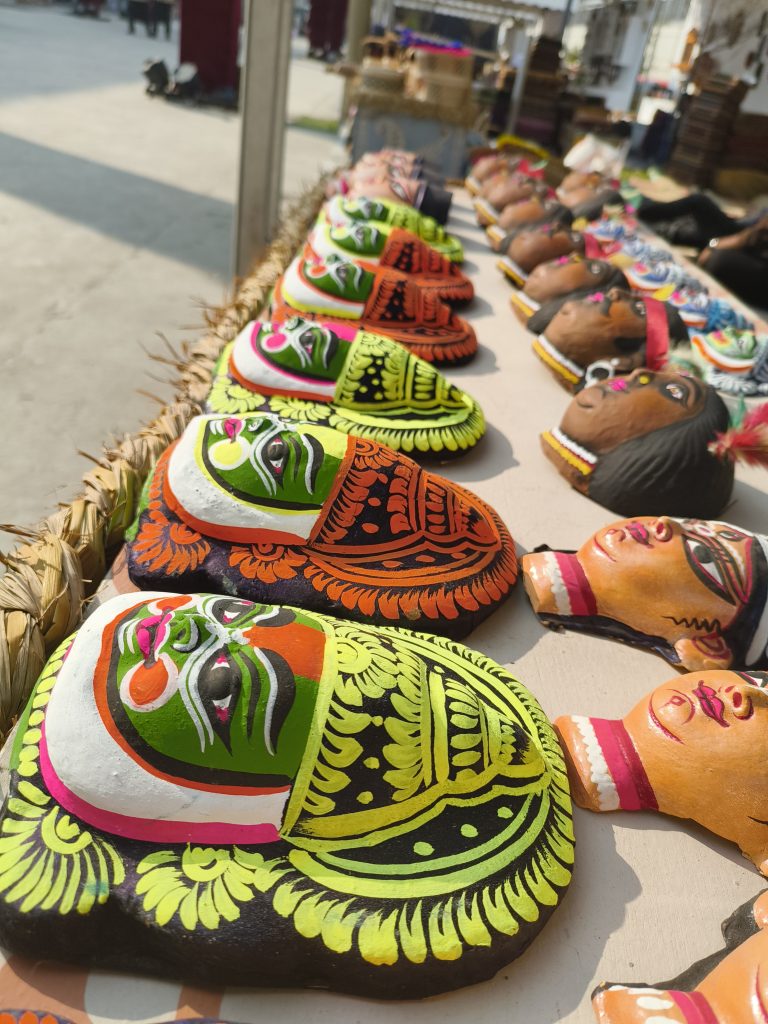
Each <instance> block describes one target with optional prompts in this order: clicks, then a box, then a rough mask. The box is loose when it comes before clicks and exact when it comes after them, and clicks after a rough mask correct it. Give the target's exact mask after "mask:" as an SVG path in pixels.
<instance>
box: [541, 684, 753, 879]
mask: <svg viewBox="0 0 768 1024" xmlns="http://www.w3.org/2000/svg"><path fill="white" fill-rule="evenodd" d="M767 684H768V674H766V673H764V672H760V673H756V674H754V675H750V674H748V673H746V672H716V671H713V672H695V673H689V674H688V675H682V676H677V677H676V678H675V679H673V680H671V681H670V682H668V683H665V684H664V685H663V686H658V687H657V688H656V689H655V690H653V691H652V692H651V693H649V694H647V695H646V696H645V697H643V699H642V700H641V701H640V702H639V703H638V704H637V705H636V706H635V707H634V708H633V709H632V710H631V711H630V712H629V714H627V715H626V716H625V717H624V718H623V719H620V720H614V719H606V718H585V717H584V716H583V715H569V716H563V717H562V718H558V719H557V720H556V721H555V729H556V730H557V732H558V735H559V737H560V741H561V744H562V747H563V752H564V753H565V759H566V763H567V765H568V775H569V778H570V782H571V792H572V794H573V799H574V800H575V802H576V803H577V804H578V805H579V807H584V808H585V809H586V810H589V811H659V812H660V813H661V814H669V815H672V816H674V817H676V818H685V819H690V820H691V821H695V822H696V823H697V824H699V825H702V826H703V827H704V828H706V829H708V830H709V831H710V832H713V833H715V835H718V836H722V838H724V839H727V840H729V841H730V842H732V843H736V844H737V845H738V846H739V849H740V850H741V852H742V853H743V854H744V856H745V857H747V858H748V859H749V860H751V861H752V863H753V864H754V865H755V867H756V868H757V869H758V871H760V872H762V874H768V826H766V824H765V822H766V821H768V786H766V784H765V776H766V767H765V766H766V763H767V762H768V690H766V685H767ZM725 792H727V794H728V799H727V800H723V799H722V795H723V793H725Z"/></svg>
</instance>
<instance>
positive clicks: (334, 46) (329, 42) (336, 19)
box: [325, 0, 349, 54]
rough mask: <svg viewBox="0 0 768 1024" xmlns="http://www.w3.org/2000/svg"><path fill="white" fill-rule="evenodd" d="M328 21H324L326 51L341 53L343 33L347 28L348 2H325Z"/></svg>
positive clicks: (337, 0)
mask: <svg viewBox="0 0 768 1024" xmlns="http://www.w3.org/2000/svg"><path fill="white" fill-rule="evenodd" d="M326 2H327V10H328V20H327V21H326V29H325V40H326V49H327V50H328V51H329V52H330V53H334V54H338V53H340V52H341V47H342V44H343V43H344V32H345V29H346V27H347V6H348V2H349V0H326Z"/></svg>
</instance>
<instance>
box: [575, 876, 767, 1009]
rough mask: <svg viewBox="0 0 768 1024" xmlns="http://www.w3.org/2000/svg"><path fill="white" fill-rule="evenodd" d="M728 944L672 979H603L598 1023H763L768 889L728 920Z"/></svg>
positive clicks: (596, 997)
mask: <svg viewBox="0 0 768 1024" xmlns="http://www.w3.org/2000/svg"><path fill="white" fill-rule="evenodd" d="M722 930H723V938H724V939H725V947H724V948H723V949H722V950H720V951H719V952H718V953H715V954H713V955H711V956H707V957H705V958H704V959H703V960H700V961H699V962H698V963H695V964H693V965H692V966H691V967H689V968H688V969H687V970H686V971H683V973H682V974H681V975H679V976H678V977H677V978H673V979H672V980H671V981H660V982H657V983H656V984H655V985H653V986H651V985H645V984H642V983H640V982H628V983H626V984H623V985H619V984H616V983H615V982H604V983H603V984H602V985H600V987H599V988H597V989H596V990H595V992H593V993H592V1006H593V1009H594V1011H595V1016H596V1018H597V1021H598V1024H662V1021H664V1022H665V1024H666V1022H669V1024H764V1022H765V1020H766V1019H768V892H762V893H760V895H759V896H757V897H756V898H754V899H751V900H749V901H748V902H747V903H745V904H744V905H743V906H741V907H739V909H738V910H737V911H735V913H733V914H732V915H731V916H730V917H729V918H728V920H727V921H725V922H724V923H723V929H722Z"/></svg>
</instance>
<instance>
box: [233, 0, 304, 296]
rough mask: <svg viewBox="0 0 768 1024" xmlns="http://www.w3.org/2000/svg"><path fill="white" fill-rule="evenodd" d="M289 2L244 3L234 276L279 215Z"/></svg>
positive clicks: (243, 268) (249, 260)
mask: <svg viewBox="0 0 768 1024" xmlns="http://www.w3.org/2000/svg"><path fill="white" fill-rule="evenodd" d="M292 16H293V4H291V3H286V2H285V0H246V3H245V27H244V37H243V68H242V70H241V80H240V166H239V183H238V194H237V211H236V214H235V232H234V235H235V238H234V248H235V254H234V265H235V274H236V275H237V276H238V277H242V276H243V275H245V274H247V273H248V271H249V270H250V268H251V266H252V265H253V263H254V261H255V260H256V258H257V257H258V256H259V254H260V252H261V251H262V250H263V249H264V248H265V246H266V245H267V244H268V243H269V242H270V240H271V238H272V236H273V234H274V231H275V228H276V226H277V221H278V218H279V213H280V195H281V190H282V180H283V154H284V149H285V110H286V101H287V96H288V67H289V64H290V57H291V23H292Z"/></svg>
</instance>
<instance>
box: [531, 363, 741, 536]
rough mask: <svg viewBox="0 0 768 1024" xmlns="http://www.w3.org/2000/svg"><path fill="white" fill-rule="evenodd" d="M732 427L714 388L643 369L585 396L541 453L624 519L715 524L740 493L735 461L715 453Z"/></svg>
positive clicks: (546, 436)
mask: <svg viewBox="0 0 768 1024" xmlns="http://www.w3.org/2000/svg"><path fill="white" fill-rule="evenodd" d="M728 424H729V414H728V409H727V408H726V406H725V403H724V402H723V400H722V399H721V398H720V396H719V395H718V394H717V392H716V391H715V390H714V388H712V387H710V386H709V385H708V384H704V383H703V382H701V381H699V380H696V379H695V378H693V377H687V376H685V375H683V374H679V373H670V372H654V371H653V370H647V369H640V370H635V372H634V373H632V374H630V376H628V377H614V378H613V379H611V380H606V381H603V382H601V383H599V384H593V385H591V386H590V387H586V388H584V389H583V390H582V391H580V392H579V393H578V394H577V395H576V396H575V397H574V398H573V399H572V401H571V402H570V404H569V405H568V408H567V409H566V411H565V415H564V416H563V419H562V422H561V423H560V426H559V427H553V428H552V429H551V430H547V431H545V432H544V433H543V434H542V435H541V447H542V450H543V451H544V454H545V455H546V456H547V458H548V459H549V460H550V461H551V462H552V463H553V464H554V466H555V467H556V469H557V471H558V472H559V473H560V474H561V475H562V476H564V477H565V479H566V480H567V481H568V483H570V485H571V486H572V487H574V488H575V489H576V490H577V491H580V492H581V493H582V494H586V495H587V496H588V497H590V498H592V500H593V501H597V502H598V503H599V504H601V505H603V506H605V508H608V509H611V510H612V511H613V512H617V513H618V514H619V515H624V516H632V515H635V516H642V515H652V514H654V513H657V514H660V513H668V514H672V515H675V516H684V517H697V518H714V517H715V516H717V515H719V514H720V512H721V511H722V509H723V508H724V507H725V505H726V504H727V502H728V500H729V499H730V496H731V492H732V490H733V477H734V472H733V462H732V460H730V459H728V458H722V457H720V456H718V455H716V454H714V453H713V452H712V451H711V450H710V446H711V445H712V444H713V442H715V441H716V439H717V438H718V437H720V436H722V431H725V430H727V428H728Z"/></svg>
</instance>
